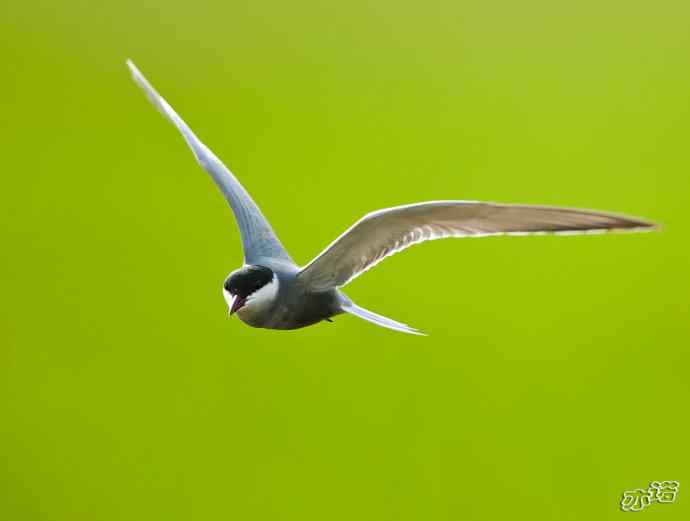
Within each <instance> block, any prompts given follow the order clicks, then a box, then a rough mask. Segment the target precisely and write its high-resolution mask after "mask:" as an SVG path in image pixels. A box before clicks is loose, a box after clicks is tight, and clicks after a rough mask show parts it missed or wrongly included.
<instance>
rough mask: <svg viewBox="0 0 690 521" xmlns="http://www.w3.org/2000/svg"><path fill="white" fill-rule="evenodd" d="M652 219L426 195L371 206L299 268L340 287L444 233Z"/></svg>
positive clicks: (313, 280) (593, 227) (312, 281)
mask: <svg viewBox="0 0 690 521" xmlns="http://www.w3.org/2000/svg"><path fill="white" fill-rule="evenodd" d="M654 228H655V225H654V224H651V223H648V222H646V221H642V220H640V219H637V218H634V217H626V216H622V215H615V214H611V213H605V212H597V211H591V210H579V209H571V208H558V207H551V206H529V205H513V204H498V203H483V202H475V201H432V202H426V203H417V204H411V205H406V206H397V207H394V208H386V209H384V210H379V211H376V212H372V213H370V214H368V215H366V216H364V217H363V218H362V219H360V220H359V221H357V222H356V223H355V224H354V225H353V226H351V227H350V228H349V229H348V230H347V231H346V232H345V233H343V234H342V235H341V236H340V237H338V238H337V239H336V240H335V241H333V242H332V243H331V244H330V245H329V246H328V247H327V248H326V249H325V250H324V251H322V252H321V253H320V254H319V255H318V256H317V257H316V258H315V259H314V260H312V261H311V262H310V263H309V264H308V265H307V266H305V267H304V268H303V269H302V270H301V271H300V273H299V275H298V277H299V280H300V281H301V282H302V283H303V284H305V285H306V286H307V287H309V288H310V289H311V290H313V291H326V290H328V289H331V288H336V287H342V286H344V285H345V284H347V283H348V282H350V281H351V280H352V279H354V278H355V277H357V276H358V275H360V274H362V273H364V272H365V271H366V270H368V269H370V268H372V267H374V266H375V265H376V264H378V263H379V262H381V261H382V260H383V259H385V258H386V257H389V256H391V255H393V254H395V253H397V252H399V251H402V250H404V249H405V248H409V247H410V246H412V245H413V244H418V243H420V242H424V241H430V240H435V239H443V238H447V237H486V236H491V235H530V234H545V233H555V234H576V233H577V234H580V233H603V232H608V231H644V230H652V229H654Z"/></svg>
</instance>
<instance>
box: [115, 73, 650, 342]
mask: <svg viewBox="0 0 690 521" xmlns="http://www.w3.org/2000/svg"><path fill="white" fill-rule="evenodd" d="M127 65H128V67H129V70H130V72H131V73H132V77H133V79H134V81H135V82H136V83H137V84H138V85H139V87H141V88H142V89H143V91H144V92H145V93H146V96H147V97H148V98H149V100H150V101H151V103H153V105H154V106H155V107H156V108H157V109H158V110H159V111H160V112H161V113H162V114H163V115H164V116H165V117H166V118H167V119H169V120H170V121H171V122H172V123H173V125H175V127H177V129H178V130H179V131H180V133H181V134H182V137H183V138H184V139H185V141H186V142H187V144H188V145H189V147H190V148H191V149H192V152H193V154H194V157H195V158H196V160H197V161H198V163H199V164H200V165H201V166H202V167H203V169H204V170H206V171H207V172H208V173H209V174H210V175H211V177H212V178H213V180H214V181H215V183H216V185H218V188H220V190H221V191H222V193H223V195H224V196H225V199H226V200H227V202H228V203H229V204H230V207H231V208H232V211H233V213H234V215H235V219H236V220H237V225H238V227H239V232H240V237H241V240H242V247H243V250H244V264H243V266H242V267H240V268H239V269H237V270H235V271H233V272H232V273H230V275H228V277H227V278H226V279H225V282H224V284H223V296H224V298H225V300H226V302H227V305H228V312H229V314H230V315H233V314H237V316H238V317H239V318H240V320H242V322H244V323H245V324H248V325H249V326H252V327H259V328H267V329H281V330H286V329H298V328H302V327H306V326H310V325H312V324H316V323H318V322H322V321H324V320H325V321H331V318H332V317H334V316H336V315H339V314H341V313H349V314H352V315H355V316H357V317H359V318H362V319H364V320H367V321H369V322H372V323H374V324H376V325H378V326H382V327H385V328H389V329H392V330H395V331H400V332H403V333H410V334H415V335H423V334H424V333H421V332H420V331H418V330H417V329H414V328H412V327H410V326H408V325H406V324H403V323H400V322H397V321H395V320H392V319H390V318H387V317H384V316H382V315H379V314H377V313H374V312H372V311H369V310H367V309H364V308H362V307H360V306H358V305H357V304H355V303H354V302H352V300H351V299H350V298H348V297H347V296H346V295H345V294H344V293H343V292H342V291H341V290H340V288H342V287H343V286H345V285H346V284H347V283H348V282H350V281H352V280H353V279H354V278H355V277H358V276H359V275H361V274H362V273H364V272H365V271H367V270H368V269H370V268H372V267H373V266H375V265H376V264H378V263H379V262H381V261H382V260H383V259H385V258H386V257H389V256H391V255H393V254H394V253H397V252H399V251H402V250H404V249H406V248H408V247H409V246H412V245H413V244H417V243H420V242H424V241H430V240H435V239H444V238H447V237H486V236H491V235H530V234H544V233H550V234H580V233H596V232H608V231H648V230H653V229H655V228H656V226H655V225H654V224H653V223H650V222H646V221H643V220H641V219H637V218H634V217H628V216H624V215H616V214H612V213H608V212H599V211H592V210H581V209H575V208H561V207H552V206H536V205H519V204H500V203H489V202H479V201H429V202H422V203H415V204H409V205H404V206H396V207H393V208H385V209H383V210H378V211H375V212H372V213H369V214H367V215H365V216H364V217H362V218H361V219H360V220H359V221H357V222H356V223H355V224H353V225H352V226H351V227H350V228H349V229H348V230H346V231H345V232H344V233H343V234H342V235H340V236H339V237H338V238H337V239H335V240H334V241H333V242H332V243H331V244H330V245H329V246H327V247H326V249H325V250H323V251H322V252H321V253H320V254H319V255H317V256H316V257H315V258H314V259H313V260H312V261H311V262H310V263H309V264H307V265H306V266H303V267H300V266H299V265H297V264H296V263H295V262H294V261H293V260H292V258H291V257H290V255H289V254H288V252H287V251H286V250H285V248H284V247H283V245H282V244H281V242H280V240H278V237H277V236H276V234H275V232H274V231H273V229H272V228H271V225H270V224H269V223H268V221H267V220H266V218H265V217H264V216H263V214H262V213H261V210H259V207H258V206H257V205H256V203H255V202H254V200H253V199H252V198H251V196H250V195H249V193H248V192H247V190H245V189H244V187H243V186H242V185H241V184H240V182H239V181H238V180H237V178H236V177H235V176H234V175H233V174H232V172H230V170H229V169H228V168H227V167H226V166H225V165H224V164H223V163H222V162H221V161H220V159H218V158H217V157H216V155H215V154H214V153H213V152H212V151H211V150H210V149H209V148H208V147H207V146H206V145H204V144H203V143H202V142H201V141H200V140H199V139H198V138H197V137H196V135H195V134H194V132H192V130H191V129H190V128H189V126H187V124H186V123H185V122H184V121H183V120H182V118H180V116H179V115H178V114H177V112H175V110H173V108H172V107H171V106H170V105H169V104H168V103H167V102H166V101H165V99H163V98H162V97H161V96H160V95H159V94H158V92H157V91H156V90H155V89H154V88H153V86H152V85H151V84H150V83H149V82H148V81H147V80H146V78H145V77H144V76H143V74H141V72H140V71H139V70H138V69H137V67H136V66H135V65H134V63H132V61H131V60H127Z"/></svg>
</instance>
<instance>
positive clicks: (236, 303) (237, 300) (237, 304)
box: [230, 295, 247, 315]
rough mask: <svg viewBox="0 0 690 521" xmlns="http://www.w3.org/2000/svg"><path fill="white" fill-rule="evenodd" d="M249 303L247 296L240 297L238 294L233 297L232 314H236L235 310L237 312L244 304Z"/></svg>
mask: <svg viewBox="0 0 690 521" xmlns="http://www.w3.org/2000/svg"><path fill="white" fill-rule="evenodd" d="M246 303H247V299H246V298H245V297H240V296H238V295H236V296H235V297H234V298H233V299H232V304H231V305H230V314H231V315H234V314H235V312H237V311H238V310H239V309H240V308H242V306H244V305H245V304H246Z"/></svg>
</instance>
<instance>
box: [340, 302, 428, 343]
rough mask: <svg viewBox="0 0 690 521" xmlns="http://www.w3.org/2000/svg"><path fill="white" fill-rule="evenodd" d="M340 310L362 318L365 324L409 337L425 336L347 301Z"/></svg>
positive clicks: (405, 325)
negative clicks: (398, 332)
mask: <svg viewBox="0 0 690 521" xmlns="http://www.w3.org/2000/svg"><path fill="white" fill-rule="evenodd" d="M342 309H343V311H345V312H346V313H350V314H351V315H355V316H356V317H359V318H363V319H364V320H366V321H367V322H371V323H372V324H376V325H377V326H381V327H386V328H388V329H392V330H394V331H400V332H401V333H409V334H410V335H421V336H426V335H425V334H424V333H422V332H421V331H418V330H416V329H414V328H412V327H410V326H408V325H407V324H402V323H400V322H396V321H395V320H392V319H390V318H386V317H384V316H381V315H379V314H377V313H374V312H373V311H369V310H368V309H364V308H363V307H360V306H358V305H357V304H355V303H354V302H352V301H350V300H349V299H348V300H347V301H346V302H343V304H342Z"/></svg>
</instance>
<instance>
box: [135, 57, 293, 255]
mask: <svg viewBox="0 0 690 521" xmlns="http://www.w3.org/2000/svg"><path fill="white" fill-rule="evenodd" d="M127 66H128V67H129V70H130V71H131V73H132V77H133V78H134V81H135V82H136V83H137V84H138V85H139V86H140V87H141V88H142V89H143V91H144V92H145V93H146V96H147V97H148V98H149V100H150V101H151V103H153V105H154V106H155V107H156V108H157V109H158V110H159V111H160V112H161V113H162V114H163V115H164V116H165V117H166V118H168V119H169V120H170V121H171V122H172V123H173V124H174V125H175V126H176V127H177V129H178V130H179V131H180V133H181V134H182V137H184V139H185V141H186V142H187V144H188V145H189V147H190V148H191V149H192V152H193V153H194V157H196V160H197V161H198V162H199V164H200V165H201V166H202V167H203V168H204V170H206V171H207V172H208V173H209V174H211V177H212V178H213V180H214V181H215V183H216V184H217V185H218V188H220V189H221V191H222V192H223V195H224V196H225V199H227V201H228V203H230V207H231V208H232V211H233V212H234V214H235V218H236V219H237V224H238V226H239V229H240V236H241V237H242V246H243V249H244V259H245V262H246V263H247V264H254V263H257V262H260V261H261V259H262V258H267V257H268V258H279V259H283V260H286V261H289V262H292V259H290V256H289V255H288V253H287V252H286V251H285V248H283V245H282V244H281V243H280V241H279V240H278V237H276V234H275V232H274V231H273V229H272V228H271V225H270V224H268V221H267V220H266V218H265V217H264V216H263V214H262V213H261V210H259V207H258V206H256V203H255V202H254V201H253V200H252V198H251V197H250V195H249V194H248V193H247V191H246V190H245V189H244V187H243V186H242V185H241V184H240V182H239V181H238V180H237V178H236V177H235V176H234V175H233V174H232V172H230V170H228V168H227V167H226V166H225V165H224V164H223V163H222V162H221V161H220V159H218V158H217V157H216V155H215V154H214V153H213V152H211V150H210V149H209V148H208V147H207V146H206V145H204V144H203V143H202V142H201V141H199V139H198V138H197V137H196V136H195V135H194V132H192V130H191V129H190V128H189V127H188V126H187V124H186V123H185V122H184V121H183V120H182V118H181V117H180V116H178V115H177V113H176V112H175V111H174V110H173V108H172V107H171V106H170V105H168V103H167V102H166V101H165V100H164V99H163V98H162V97H161V96H160V94H158V92H156V89H154V88H153V86H152V85H151V84H150V83H149V82H148V81H147V80H146V78H145V77H144V75H143V74H141V72H139V69H137V67H136V66H135V65H134V63H132V61H131V60H127Z"/></svg>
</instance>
